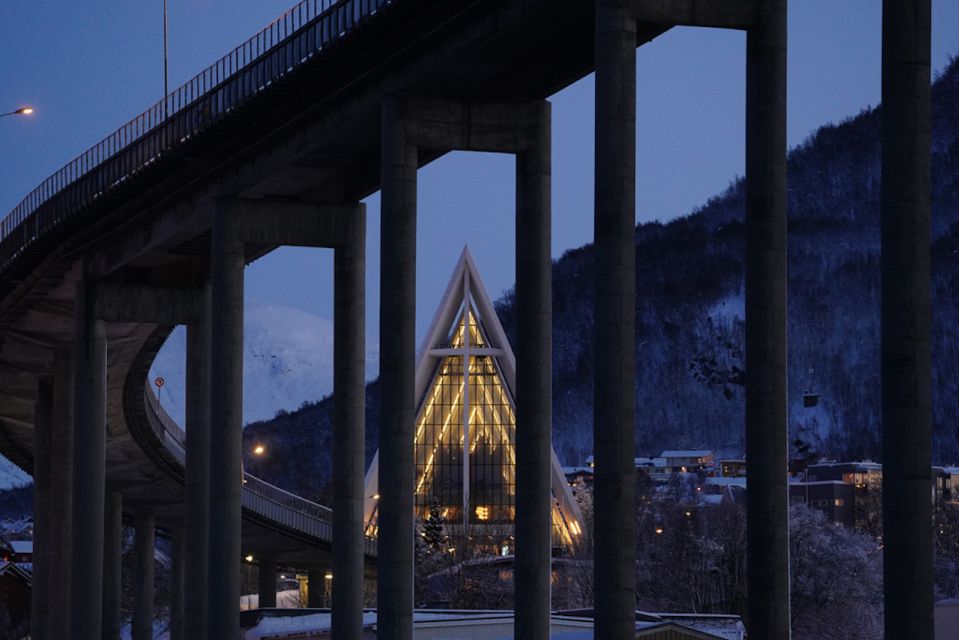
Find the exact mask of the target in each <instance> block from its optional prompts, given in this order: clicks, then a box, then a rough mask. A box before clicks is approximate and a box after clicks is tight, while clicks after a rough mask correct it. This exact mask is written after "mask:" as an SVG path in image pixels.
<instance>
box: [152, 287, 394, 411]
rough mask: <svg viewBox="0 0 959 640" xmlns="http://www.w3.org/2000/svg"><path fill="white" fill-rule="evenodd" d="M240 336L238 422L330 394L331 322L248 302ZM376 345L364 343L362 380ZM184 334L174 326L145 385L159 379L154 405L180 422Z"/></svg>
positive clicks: (370, 369) (373, 365)
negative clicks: (240, 403)
mask: <svg viewBox="0 0 959 640" xmlns="http://www.w3.org/2000/svg"><path fill="white" fill-rule="evenodd" d="M244 321H245V324H244V332H243V344H244V349H243V421H244V424H248V423H250V422H256V421H257V420H269V419H270V418H272V417H273V416H275V415H276V412H277V411H280V410H285V411H292V410H294V409H297V408H299V407H300V405H302V404H303V403H304V402H316V401H318V400H321V399H322V398H323V397H324V396H326V395H329V394H330V393H332V391H333V323H332V322H331V321H330V320H327V319H326V318H321V317H319V316H315V315H312V314H309V313H306V312H305V311H300V310H299V309H293V308H292V307H287V306H283V305H278V304H271V303H263V302H257V301H254V300H251V301H248V302H247V304H246V309H245V317H244ZM377 348H378V345H377V343H375V342H372V341H368V343H367V347H366V353H367V358H366V377H367V379H368V380H370V379H372V378H374V377H375V376H376V375H377V373H378V371H379V362H378V357H377V351H376V350H377ZM185 371H186V330H185V329H184V328H183V327H177V329H176V330H174V332H173V333H172V334H171V335H170V338H169V339H168V340H167V342H166V344H165V345H164V346H163V348H162V349H161V350H160V353H159V354H157V357H156V360H154V362H153V366H152V367H151V368H150V380H151V382H152V381H155V380H156V379H157V377H162V378H163V379H164V385H163V387H162V388H161V389H160V402H161V403H162V405H163V407H164V409H166V411H167V412H168V413H169V414H170V416H171V417H173V419H174V420H176V421H177V422H178V423H179V424H181V425H182V424H183V422H184V414H185V409H184V402H185Z"/></svg>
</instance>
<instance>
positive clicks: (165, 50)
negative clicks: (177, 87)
mask: <svg viewBox="0 0 959 640" xmlns="http://www.w3.org/2000/svg"><path fill="white" fill-rule="evenodd" d="M168 53H169V45H168V38H167V0H163V118H164V119H166V117H167V115H168V114H167V97H168V96H169V95H170V83H169V73H168V66H169V63H168V60H169V55H168Z"/></svg>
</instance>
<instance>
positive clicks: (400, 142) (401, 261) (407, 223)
mask: <svg viewBox="0 0 959 640" xmlns="http://www.w3.org/2000/svg"><path fill="white" fill-rule="evenodd" d="M381 138H382V155H381V162H382V191H381V194H382V195H381V205H380V206H381V213H380V220H381V231H380V238H381V241H380V242H381V244H380V253H381V256H380V447H379V450H380V458H379V464H380V469H379V474H380V478H379V487H380V489H379V490H380V501H379V513H378V523H379V545H378V554H377V555H378V558H377V571H378V575H379V580H378V582H377V590H376V600H377V610H378V626H379V632H378V633H379V634H380V635H381V636H382V637H383V638H384V639H385V640H411V638H412V637H413V474H414V468H413V419H414V398H413V395H414V378H413V376H414V370H413V369H414V361H415V359H416V352H415V346H414V344H413V342H414V337H415V336H414V331H415V326H416V170H417V150H416V147H414V146H413V145H411V144H409V143H408V141H407V139H406V122H405V118H404V115H403V114H402V113H401V108H400V106H399V104H398V101H397V100H396V99H394V98H388V99H387V100H386V102H385V103H384V106H383V129H382V137H381ZM311 591H312V589H311Z"/></svg>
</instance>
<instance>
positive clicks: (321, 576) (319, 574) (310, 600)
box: [306, 564, 334, 609]
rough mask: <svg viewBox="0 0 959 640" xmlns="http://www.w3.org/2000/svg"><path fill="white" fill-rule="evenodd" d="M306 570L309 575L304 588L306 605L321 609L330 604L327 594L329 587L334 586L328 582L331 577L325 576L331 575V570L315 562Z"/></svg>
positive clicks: (330, 580) (331, 579)
mask: <svg viewBox="0 0 959 640" xmlns="http://www.w3.org/2000/svg"><path fill="white" fill-rule="evenodd" d="M307 572H308V573H309V576H310V577H309V582H308V583H307V590H306V606H307V607H308V608H310V609H322V608H324V607H328V606H330V602H329V598H328V597H327V596H328V595H329V592H330V590H331V588H334V587H333V585H331V584H330V582H332V581H333V578H332V577H331V578H327V576H331V575H332V572H331V571H330V570H329V569H328V568H327V567H324V566H322V565H316V564H315V565H312V566H310V567H309V568H308V569H307Z"/></svg>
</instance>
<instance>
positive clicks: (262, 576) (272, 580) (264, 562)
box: [257, 556, 276, 609]
mask: <svg viewBox="0 0 959 640" xmlns="http://www.w3.org/2000/svg"><path fill="white" fill-rule="evenodd" d="M257 569H258V570H257V575H258V579H259V589H258V590H257V592H258V593H259V595H260V600H259V602H260V607H259V608H260V609H266V608H271V609H272V608H274V607H276V560H274V559H273V558H271V557H269V556H261V557H260V566H259V567H258V568H257Z"/></svg>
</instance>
